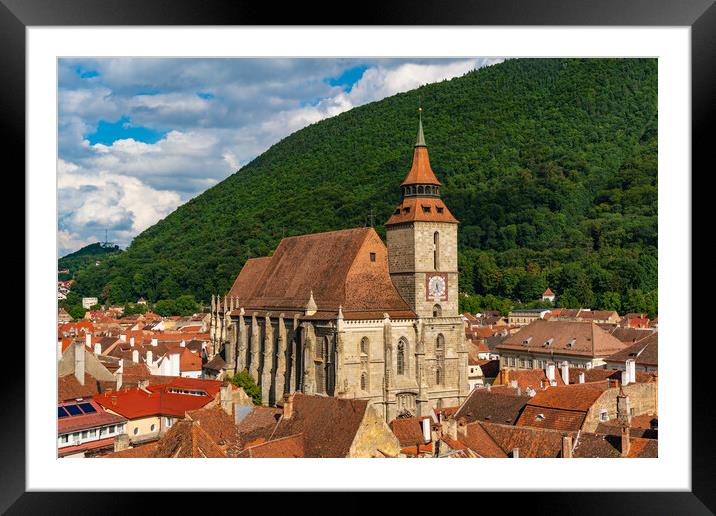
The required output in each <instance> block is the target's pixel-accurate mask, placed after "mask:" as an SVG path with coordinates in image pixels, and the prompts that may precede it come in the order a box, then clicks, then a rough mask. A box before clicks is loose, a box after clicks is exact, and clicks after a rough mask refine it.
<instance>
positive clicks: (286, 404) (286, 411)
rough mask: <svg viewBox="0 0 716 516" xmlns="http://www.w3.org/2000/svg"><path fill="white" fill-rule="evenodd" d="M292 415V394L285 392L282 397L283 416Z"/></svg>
mask: <svg viewBox="0 0 716 516" xmlns="http://www.w3.org/2000/svg"><path fill="white" fill-rule="evenodd" d="M292 417H293V394H286V395H285V396H284V398H283V418H284V419H291V418H292Z"/></svg>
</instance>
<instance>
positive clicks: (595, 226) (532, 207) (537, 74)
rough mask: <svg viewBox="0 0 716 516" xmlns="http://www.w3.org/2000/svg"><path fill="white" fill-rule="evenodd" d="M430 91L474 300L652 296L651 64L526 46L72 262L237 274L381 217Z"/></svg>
mask: <svg viewBox="0 0 716 516" xmlns="http://www.w3.org/2000/svg"><path fill="white" fill-rule="evenodd" d="M419 103H421V104H422V107H423V123H424V127H425V138H426V141H427V144H428V147H429V149H430V157H431V164H432V167H433V170H434V171H435V172H436V174H437V175H438V177H439V178H440V180H441V182H442V183H443V185H444V186H443V188H442V196H443V198H444V200H445V202H446V203H447V205H448V206H449V208H450V210H451V211H452V213H453V214H454V215H455V216H456V217H457V218H458V219H459V220H460V221H461V224H460V227H459V239H460V240H459V245H460V258H459V262H460V273H461V276H460V290H461V292H463V293H464V294H465V295H463V296H461V297H462V299H461V301H462V306H463V308H469V309H471V310H476V309H483V308H496V309H500V310H502V311H505V310H507V309H509V307H510V306H516V305H519V304H524V305H525V306H527V305H528V304H529V303H530V302H534V301H535V300H537V299H538V298H539V297H540V295H541V293H542V292H543V291H544V289H545V288H546V287H547V286H549V287H551V288H552V290H554V291H555V292H556V293H557V296H558V299H557V304H558V305H560V306H566V307H578V306H583V307H591V308H609V309H616V310H619V311H620V312H627V311H638V312H649V313H650V314H652V315H654V314H655V313H656V312H657V290H656V289H657V242H658V239H657V62H656V60H655V59H514V60H508V61H506V62H504V63H502V64H498V65H494V66H490V67H487V68H482V69H479V70H476V71H473V72H470V73H468V74H466V75H464V76H462V77H459V78H456V79H452V80H446V81H443V82H440V83H435V84H430V85H426V86H423V87H421V88H418V89H416V90H412V91H409V92H407V93H402V94H398V95H395V96H392V97H389V98H386V99H384V100H381V101H379V102H374V103H371V104H368V105H365V106H361V107H358V108H355V109H352V110H350V111H348V112H346V113H343V114H341V115H338V116H336V117H333V118H329V119H326V120H323V121H321V122H318V123H315V124H312V125H310V126H308V127H306V128H304V129H302V130H300V131H297V132H296V133H294V134H292V135H290V136H288V137H287V138H285V139H283V140H281V141H280V142H278V143H276V144H275V145H273V146H272V147H271V148H270V149H268V150H267V151H266V152H264V153H263V154H262V155H260V156H258V157H257V158H256V159H254V160H253V161H252V162H251V163H249V164H248V165H246V166H245V167H243V168H242V169H241V170H240V171H238V172H236V173H234V174H233V175H231V176H230V177H228V178H227V179H226V180H224V181H223V182H221V183H219V184H218V185H216V186H214V187H213V188H211V189H209V190H207V191H206V192H204V193H203V194H201V195H199V196H197V197H196V198H194V199H192V200H190V201H188V202H187V203H185V204H184V205H182V206H181V207H179V208H178V209H177V210H176V211H175V212H174V213H172V214H170V215H169V216H167V217H166V218H165V219H163V220H161V221H160V222H158V223H157V224H155V225H154V226H152V227H151V228H149V229H147V230H146V231H144V232H143V233H141V234H140V235H138V236H137V237H136V238H135V239H134V241H133V242H132V244H131V245H130V246H129V247H128V249H127V250H126V252H122V253H119V254H115V255H112V256H108V257H106V258H105V259H104V260H103V262H102V264H101V265H100V266H99V267H94V266H93V267H86V268H84V269H82V270H81V271H79V272H78V273H77V274H76V280H77V285H76V287H75V288H74V290H75V291H77V292H79V293H80V294H82V295H90V294H91V295H97V296H99V297H100V298H101V299H102V300H103V301H109V302H111V303H124V302H125V301H134V300H136V299H137V298H138V297H140V296H144V297H145V298H147V299H148V300H150V301H157V300H160V299H175V298H177V297H179V296H180V295H183V294H191V295H193V296H194V298H195V299H196V300H201V301H203V302H206V301H207V300H208V299H209V298H210V296H211V294H212V293H224V292H226V291H227V289H228V288H229V287H230V285H231V283H232V282H233V280H234V278H235V277H236V275H237V274H238V272H239V270H240V269H241V266H242V265H243V264H244V262H245V261H246V259H247V258H251V257H256V256H265V255H268V254H270V253H271V252H272V251H273V250H274V249H275V247H276V245H277V244H278V242H279V241H280V239H281V238H282V237H283V236H289V235H300V234H304V233H312V232H319V231H327V230H333V229H340V228H347V227H354V226H363V225H366V224H367V223H369V221H370V220H371V215H372V216H373V220H374V225H375V227H376V229H377V231H378V232H379V233H380V234H381V236H383V237H385V230H384V227H383V226H382V223H383V222H384V221H386V220H387V219H388V217H389V216H390V214H391V212H392V210H393V209H394V207H395V205H396V204H397V203H398V202H399V196H400V191H399V186H398V185H399V184H400V182H401V180H402V179H403V177H404V176H405V174H406V173H407V171H408V169H409V167H410V161H411V156H412V146H413V142H414V138H415V132H416V128H417V107H418V105H419Z"/></svg>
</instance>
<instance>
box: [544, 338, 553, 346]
mask: <svg viewBox="0 0 716 516" xmlns="http://www.w3.org/2000/svg"><path fill="white" fill-rule="evenodd" d="M553 342H554V337H550V338H549V339H547V340H546V341H544V347H545V348H548V347H550V346H551V345H552V343H553Z"/></svg>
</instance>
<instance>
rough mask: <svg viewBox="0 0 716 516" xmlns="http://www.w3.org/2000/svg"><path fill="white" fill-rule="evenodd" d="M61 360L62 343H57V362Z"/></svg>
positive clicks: (59, 341)
mask: <svg viewBox="0 0 716 516" xmlns="http://www.w3.org/2000/svg"><path fill="white" fill-rule="evenodd" d="M60 360H62V341H61V340H58V341H57V361H58V362H59V361H60Z"/></svg>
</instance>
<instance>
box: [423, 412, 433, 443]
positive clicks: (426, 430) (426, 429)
mask: <svg viewBox="0 0 716 516" xmlns="http://www.w3.org/2000/svg"><path fill="white" fill-rule="evenodd" d="M420 424H421V425H422V427H423V442H425V443H429V442H430V441H432V434H431V432H430V418H429V417H426V418H425V419H423V420H422V421H421V422H420Z"/></svg>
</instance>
